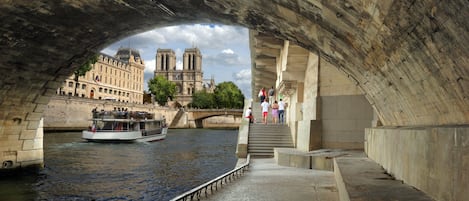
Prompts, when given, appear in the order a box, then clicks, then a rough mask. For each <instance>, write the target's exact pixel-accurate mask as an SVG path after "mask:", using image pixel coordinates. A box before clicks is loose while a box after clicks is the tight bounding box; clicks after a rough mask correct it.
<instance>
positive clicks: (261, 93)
mask: <svg viewBox="0 0 469 201" xmlns="http://www.w3.org/2000/svg"><path fill="white" fill-rule="evenodd" d="M259 98H260V99H261V104H262V103H263V102H264V100H265V99H266V94H265V88H264V87H262V89H261V90H260V91H259Z"/></svg>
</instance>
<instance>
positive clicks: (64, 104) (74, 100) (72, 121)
mask: <svg viewBox="0 0 469 201" xmlns="http://www.w3.org/2000/svg"><path fill="white" fill-rule="evenodd" d="M93 108H97V109H98V111H100V110H102V109H103V110H113V109H114V108H121V109H127V110H129V111H145V112H150V113H155V117H158V115H161V116H164V117H165V118H166V122H167V123H171V121H172V120H173V119H174V116H175V115H176V113H177V109H173V108H168V107H159V106H155V105H152V104H135V103H123V102H116V101H106V100H93V99H87V98H79V97H72V96H55V97H52V98H51V100H50V102H49V104H48V105H47V108H46V109H45V111H44V114H43V115H44V130H57V131H59V130H82V129H85V128H87V127H88V126H90V124H91V121H90V120H91V110H93Z"/></svg>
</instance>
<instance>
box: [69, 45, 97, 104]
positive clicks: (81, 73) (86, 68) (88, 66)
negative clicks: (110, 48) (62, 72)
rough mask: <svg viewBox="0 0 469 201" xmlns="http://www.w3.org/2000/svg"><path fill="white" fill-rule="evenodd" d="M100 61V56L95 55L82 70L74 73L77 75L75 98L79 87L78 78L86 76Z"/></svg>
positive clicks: (79, 69) (81, 67) (82, 66)
mask: <svg viewBox="0 0 469 201" xmlns="http://www.w3.org/2000/svg"><path fill="white" fill-rule="evenodd" d="M97 61H98V55H97V54H95V55H93V56H92V57H91V58H90V59H88V61H86V62H85V63H84V64H83V65H81V66H80V68H78V69H76V70H75V71H73V75H75V77H74V80H75V96H77V86H78V78H79V77H80V76H84V75H86V72H88V71H90V70H91V69H92V68H93V64H94V63H96V62H97Z"/></svg>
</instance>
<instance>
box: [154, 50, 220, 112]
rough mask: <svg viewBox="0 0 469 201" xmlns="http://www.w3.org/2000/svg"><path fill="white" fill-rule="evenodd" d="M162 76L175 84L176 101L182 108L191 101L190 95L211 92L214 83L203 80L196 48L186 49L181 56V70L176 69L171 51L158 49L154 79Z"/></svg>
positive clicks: (200, 58) (198, 53)
mask: <svg viewBox="0 0 469 201" xmlns="http://www.w3.org/2000/svg"><path fill="white" fill-rule="evenodd" d="M158 75H162V76H163V77H165V78H166V79H167V80H169V81H172V82H174V83H175V84H176V97H174V99H173V100H175V101H177V102H178V103H179V104H181V105H182V106H185V105H187V104H189V103H190V102H191V101H192V94H193V93H194V92H196V91H201V90H206V91H207V92H213V90H214V89H215V81H214V79H213V77H212V78H211V79H209V80H204V79H203V72H202V54H201V53H200V50H199V49H198V48H187V49H185V50H184V55H183V69H182V70H180V69H176V54H175V53H174V51H173V50H172V49H159V48H158V50H157V52H156V68H155V77H156V76H158Z"/></svg>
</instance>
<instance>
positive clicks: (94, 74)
mask: <svg viewBox="0 0 469 201" xmlns="http://www.w3.org/2000/svg"><path fill="white" fill-rule="evenodd" d="M144 69H145V63H144V61H143V59H142V58H141V57H140V53H139V52H138V50H135V49H132V48H119V50H118V51H117V53H116V55H115V56H114V57H113V56H109V55H106V54H102V53H101V54H100V55H99V56H98V61H97V62H96V63H94V64H93V67H92V69H91V70H90V71H88V72H87V73H86V75H85V76H80V77H79V78H78V82H75V79H74V75H71V76H70V77H69V78H68V79H66V80H65V81H64V84H63V86H62V87H61V88H59V89H58V90H57V93H58V94H60V95H69V96H79V97H83V98H90V99H100V100H101V99H104V100H112V101H118V102H126V103H140V104H141V103H143V90H144V89H143V87H144V86H143V84H144V78H143V73H144ZM75 87H76V94H75Z"/></svg>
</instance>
